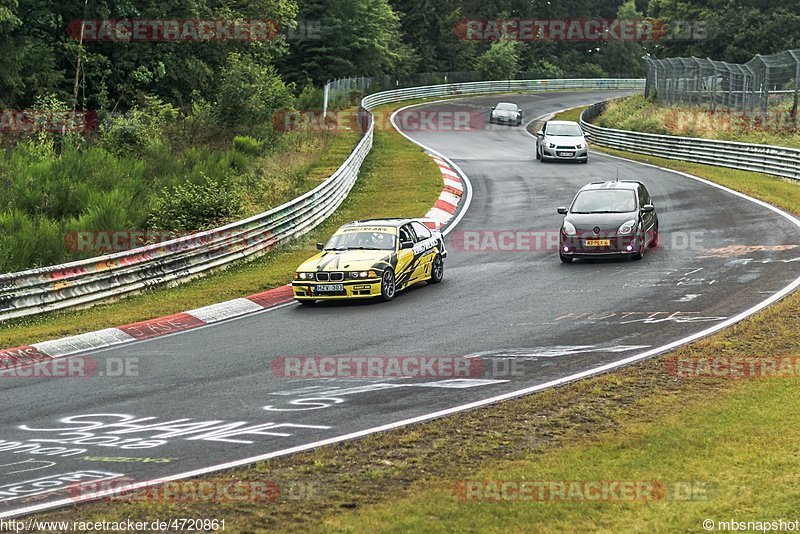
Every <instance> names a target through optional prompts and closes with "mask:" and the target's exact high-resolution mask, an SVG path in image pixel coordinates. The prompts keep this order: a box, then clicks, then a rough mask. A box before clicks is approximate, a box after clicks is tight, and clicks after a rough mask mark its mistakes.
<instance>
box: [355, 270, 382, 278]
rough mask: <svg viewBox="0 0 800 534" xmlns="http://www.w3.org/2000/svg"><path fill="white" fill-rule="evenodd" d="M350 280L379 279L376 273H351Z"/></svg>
mask: <svg viewBox="0 0 800 534" xmlns="http://www.w3.org/2000/svg"><path fill="white" fill-rule="evenodd" d="M349 274H350V278H377V277H378V274H377V273H376V272H375V271H352V272H350V273H349Z"/></svg>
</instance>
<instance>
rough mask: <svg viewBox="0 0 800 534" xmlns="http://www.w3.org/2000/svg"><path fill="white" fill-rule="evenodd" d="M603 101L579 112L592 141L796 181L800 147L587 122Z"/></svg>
mask: <svg viewBox="0 0 800 534" xmlns="http://www.w3.org/2000/svg"><path fill="white" fill-rule="evenodd" d="M607 104H608V101H605V102H598V103H597V104H594V105H592V106H589V107H588V108H586V109H585V110H584V111H583V113H581V127H582V128H583V129H584V130H585V131H586V132H588V133H590V134H591V139H590V141H591V142H592V143H595V144H598V145H600V146H604V147H608V148H615V149H617V150H626V151H628V152H635V153H638V154H647V155H650V156H658V157H661V158H668V159H677V160H681V161H691V162H694V163H705V164H707V165H716V166H718V167H728V168H731V169H739V170H745V171H754V172H762V173H765V174H772V175H775V176H782V177H785V178H792V179H794V180H800V149H797V148H787V147H780V146H771V145H757V144H749V143H740V142H735V141H719V140H715V139H702V138H697V137H678V136H672V135H659V134H650V133H641V132H631V131H627V130H615V129H612V128H602V127H600V126H595V125H594V124H592V123H591V121H593V120H594V119H595V118H597V117H598V116H599V115H600V114H601V113H602V112H603V111H604V110H605V108H606V105H607Z"/></svg>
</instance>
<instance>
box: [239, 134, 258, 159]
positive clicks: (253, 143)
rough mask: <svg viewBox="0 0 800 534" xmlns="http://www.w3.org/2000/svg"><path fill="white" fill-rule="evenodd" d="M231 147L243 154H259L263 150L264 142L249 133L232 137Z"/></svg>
mask: <svg viewBox="0 0 800 534" xmlns="http://www.w3.org/2000/svg"><path fill="white" fill-rule="evenodd" d="M233 148H234V150H238V151H239V152H241V153H243V154H248V155H250V156H259V155H261V153H262V152H263V151H264V143H262V142H261V141H259V140H258V139H254V138H252V137H250V136H249V135H237V136H236V137H234V138H233Z"/></svg>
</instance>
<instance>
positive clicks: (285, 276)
mask: <svg viewBox="0 0 800 534" xmlns="http://www.w3.org/2000/svg"><path fill="white" fill-rule="evenodd" d="M403 105H406V104H405V103H404V104H403ZM397 107H399V106H397V105H387V106H383V107H381V108H378V111H380V112H384V113H387V112H389V111H390V110H392V109H395V108H397ZM359 136H360V134H358V133H352V134H349V133H347V134H342V135H338V136H336V137H335V138H334V140H333V143H332V144H331V146H330V147H329V149H328V150H327V151H325V153H324V154H323V155H322V156H321V157H320V158H319V160H318V161H316V162H315V163H314V165H313V167H312V168H311V169H310V170H309V171H308V174H307V176H308V178H307V179H308V180H310V181H312V182H313V181H316V182H319V181H322V180H324V179H325V178H327V177H328V176H329V175H330V174H331V173H333V171H335V170H336V169H337V168H338V167H339V166H340V165H341V164H342V162H343V161H344V160H345V159H346V158H347V156H349V154H350V152H351V151H352V148H353V146H354V145H355V144H356V142H357V140H358V139H359V138H360V137H359ZM313 185H316V184H311V186H312V187H313ZM441 189H442V176H441V173H440V172H439V168H438V167H437V166H436V164H435V163H434V162H433V160H432V159H431V158H430V157H429V156H427V155H426V154H425V153H424V152H423V151H422V150H421V149H420V148H419V147H417V146H416V145H413V144H411V143H409V142H408V141H406V140H405V138H403V137H402V136H401V135H400V134H398V133H397V132H395V131H394V130H382V131H376V132H375V144H374V148H373V151H372V152H371V153H370V155H369V156H368V157H367V159H366V161H365V162H364V166H363V167H362V170H361V173H360V175H359V178H358V181H357V182H356V183H355V185H354V187H353V190H352V191H351V193H350V195H349V197H348V198H347V199H346V200H345V202H344V203H343V204H342V206H341V207H340V208H339V209H338V210H337V211H336V212H335V213H334V214H333V215H332V216H331V217H330V218H329V219H328V220H327V221H325V222H324V223H323V224H322V225H320V226H319V227H318V228H316V229H315V230H314V231H312V232H310V233H309V234H307V235H306V236H303V237H302V238H301V239H299V240H297V241H294V242H292V243H288V244H286V245H284V246H282V247H279V248H277V249H276V250H274V251H271V252H269V253H267V254H265V255H264V256H261V257H259V258H256V259H254V260H252V261H249V262H245V263H240V264H237V265H234V266H231V267H229V268H228V269H226V270H224V271H220V272H217V273H213V274H210V275H208V276H206V277H203V278H199V279H196V280H193V281H190V282H187V283H185V284H182V285H179V286H176V287H172V288H164V287H160V288H155V289H152V290H148V291H146V292H143V293H141V294H138V295H134V296H131V297H128V298H124V299H122V300H120V301H117V302H113V303H107V304H99V305H97V306H94V307H92V308H89V309H85V310H66V311H63V312H56V313H50V314H46V315H42V316H38V317H30V318H23V319H18V320H14V321H8V322H4V323H3V324H2V326H1V327H0V347H14V346H22V345H25V344H30V343H34V342H37V341H44V340H47V339H53V338H57V337H62V336H68V335H74V334H79V333H83V332H89V331H93V330H98V329H102V328H109V327H113V326H118V325H121V324H128V323H133V322H137V321H143V320H146V319H151V318H153V317H160V316H164V315H170V314H173V313H178V312H182V311H185V310H189V309H193V308H198V307H201V306H205V305H209V304H213V303H216V302H220V301H223V300H227V299H233V298H237V297H243V296H246V295H250V294H253V293H258V292H261V291H265V290H267V289H271V288H274V287H278V286H280V285H283V284H286V283H288V282H289V281H290V280H291V278H292V275H293V272H294V269H295V268H296V267H297V265H299V264H300V263H301V262H302V261H303V260H305V259H306V258H308V257H309V256H311V255H313V254H315V253H316V248H315V243H316V242H318V241H326V240H327V238H328V237H329V236H330V235H331V234H332V233H333V232H334V231H335V230H336V228H338V227H339V226H340V225H341V224H344V223H345V222H348V221H350V220H355V219H365V218H371V217H393V216H422V215H424V214H425V213H426V212H427V211H428V209H430V207H431V206H432V205H433V203H434V202H435V200H436V198H438V196H439V193H440V192H441Z"/></svg>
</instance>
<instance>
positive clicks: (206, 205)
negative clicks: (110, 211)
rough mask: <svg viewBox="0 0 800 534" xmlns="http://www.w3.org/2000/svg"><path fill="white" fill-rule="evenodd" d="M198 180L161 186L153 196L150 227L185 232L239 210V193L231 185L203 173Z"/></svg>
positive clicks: (230, 216)
mask: <svg viewBox="0 0 800 534" xmlns="http://www.w3.org/2000/svg"><path fill="white" fill-rule="evenodd" d="M203 177H204V178H205V180H204V181H203V182H202V183H199V184H196V183H191V182H190V183H185V184H179V185H176V186H174V187H173V188H164V189H163V190H162V192H161V195H160V196H159V197H158V198H156V199H155V201H154V203H153V208H152V210H151V212H150V217H149V219H148V226H149V228H150V229H152V230H174V231H178V232H187V231H194V230H209V229H211V228H215V227H217V226H220V225H223V224H225V223H227V222H231V221H232V220H234V219H235V218H236V217H237V216H238V214H239V213H240V204H241V195H240V194H239V192H238V191H237V190H236V188H235V187H231V186H228V187H226V186H224V185H221V184H220V183H219V182H217V181H216V180H213V179H211V178H208V177H205V175H204V176H203Z"/></svg>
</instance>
